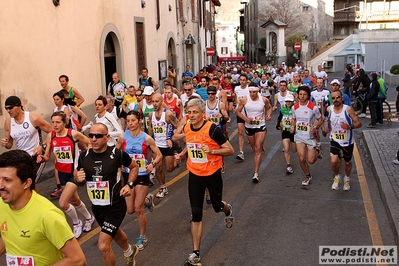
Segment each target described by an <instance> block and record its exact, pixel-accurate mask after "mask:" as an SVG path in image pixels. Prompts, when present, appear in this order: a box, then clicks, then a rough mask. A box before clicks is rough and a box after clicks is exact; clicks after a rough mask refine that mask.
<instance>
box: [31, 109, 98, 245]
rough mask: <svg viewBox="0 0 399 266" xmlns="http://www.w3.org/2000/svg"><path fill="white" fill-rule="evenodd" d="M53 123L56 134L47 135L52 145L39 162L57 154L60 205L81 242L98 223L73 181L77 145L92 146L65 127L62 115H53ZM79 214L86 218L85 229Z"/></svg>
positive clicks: (62, 113) (60, 112) (82, 136)
mask: <svg viewBox="0 0 399 266" xmlns="http://www.w3.org/2000/svg"><path fill="white" fill-rule="evenodd" d="M51 123H52V125H53V128H54V130H53V131H52V132H51V134H48V135H47V139H46V143H49V144H50V145H47V147H46V152H45V154H44V155H39V156H38V158H37V162H39V163H40V162H42V161H46V162H48V161H49V160H50V155H51V152H52V153H53V154H54V161H55V170H56V171H57V175H58V177H59V180H60V184H61V189H62V194H61V197H60V199H59V202H58V204H59V206H60V208H61V209H62V210H63V211H64V212H65V213H66V214H68V216H69V217H70V218H71V219H72V223H73V234H74V235H75V238H79V237H80V235H81V234H82V229H83V231H84V232H89V231H91V227H92V225H93V223H94V221H95V220H94V217H93V216H92V215H91V214H90V213H89V212H88V210H87V208H86V205H85V204H84V203H83V201H81V200H80V197H79V195H78V192H77V190H78V186H77V185H76V184H75V181H74V174H75V170H76V166H77V158H78V157H79V149H78V146H77V143H80V144H81V145H80V147H83V146H85V148H86V149H87V148H89V147H90V145H91V144H90V140H89V139H88V138H87V137H86V136H84V135H83V134H82V133H80V132H78V131H76V130H73V129H71V128H69V129H68V128H66V127H65V126H66V125H67V123H68V118H67V116H66V114H65V113H64V112H63V111H57V112H54V113H53V114H52V115H51ZM82 151H85V150H82ZM70 203H71V204H70ZM75 208H76V209H75ZM76 210H77V211H79V212H80V213H81V214H82V215H84V216H85V218H86V223H85V225H84V227H83V223H82V221H81V220H80V219H79V217H78V214H77V212H76Z"/></svg>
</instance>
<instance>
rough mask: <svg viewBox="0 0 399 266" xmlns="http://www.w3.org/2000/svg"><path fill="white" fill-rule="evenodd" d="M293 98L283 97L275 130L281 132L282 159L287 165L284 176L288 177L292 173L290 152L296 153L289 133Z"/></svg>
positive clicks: (292, 135) (291, 96)
mask: <svg viewBox="0 0 399 266" xmlns="http://www.w3.org/2000/svg"><path fill="white" fill-rule="evenodd" d="M293 106H294V96H293V95H291V94H289V95H287V96H286V97H285V105H284V106H283V107H282V108H281V109H280V114H279V116H278V118H277V126H276V128H277V130H281V138H282V142H283V149H284V159H285V162H286V164H287V169H286V171H285V174H287V175H290V174H293V173H294V170H293V169H292V167H291V152H290V150H291V151H292V152H294V153H295V152H296V144H295V142H294V134H293V133H291V132H290V129H291V123H292V119H293V113H292V111H293V108H292V107H293Z"/></svg>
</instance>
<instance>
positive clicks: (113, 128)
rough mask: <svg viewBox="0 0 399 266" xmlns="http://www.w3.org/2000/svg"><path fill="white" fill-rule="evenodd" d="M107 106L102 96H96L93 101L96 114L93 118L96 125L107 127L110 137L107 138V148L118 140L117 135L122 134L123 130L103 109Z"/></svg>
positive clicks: (105, 99)
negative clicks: (100, 124)
mask: <svg viewBox="0 0 399 266" xmlns="http://www.w3.org/2000/svg"><path fill="white" fill-rule="evenodd" d="M107 104H108V102H107V98H105V97H104V96H102V95H100V96H98V97H97V99H96V101H95V105H96V113H97V114H96V115H95V116H94V117H95V119H96V123H102V124H104V125H105V126H106V127H107V129H108V130H107V132H108V133H109V135H110V136H111V137H110V138H108V146H114V145H115V143H116V140H117V139H118V137H119V135H120V134H122V132H123V130H122V127H121V126H120V125H119V123H118V122H117V121H116V119H115V118H114V116H113V115H112V114H111V113H109V112H107V110H106V109H105V108H106V106H107Z"/></svg>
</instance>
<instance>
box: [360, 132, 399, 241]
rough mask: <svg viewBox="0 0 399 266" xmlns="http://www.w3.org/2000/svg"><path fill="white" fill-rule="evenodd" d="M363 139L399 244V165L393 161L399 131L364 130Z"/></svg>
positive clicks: (396, 150) (398, 147)
mask: <svg viewBox="0 0 399 266" xmlns="http://www.w3.org/2000/svg"><path fill="white" fill-rule="evenodd" d="M363 138H364V142H365V146H366V149H367V150H368V152H369V154H370V158H371V161H372V163H373V165H372V167H373V168H374V173H375V175H376V177H377V182H378V183H379V190H380V194H381V198H382V200H383V202H384V204H385V208H386V210H387V214H388V217H389V218H390V219H391V221H390V222H391V224H392V228H393V231H394V232H395V236H394V237H395V239H396V242H397V243H398V240H399V239H398V229H399V165H395V164H394V163H393V162H392V160H394V159H395V158H396V153H397V152H398V149H399V145H398V143H399V141H398V140H399V129H398V128H393V129H386V126H384V128H381V130H363Z"/></svg>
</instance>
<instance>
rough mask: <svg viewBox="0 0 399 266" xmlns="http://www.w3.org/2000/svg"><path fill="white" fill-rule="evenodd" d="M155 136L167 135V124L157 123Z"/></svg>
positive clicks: (154, 126)
mask: <svg viewBox="0 0 399 266" xmlns="http://www.w3.org/2000/svg"><path fill="white" fill-rule="evenodd" d="M153 129H154V135H163V134H165V124H164V123H156V124H155V125H153Z"/></svg>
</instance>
